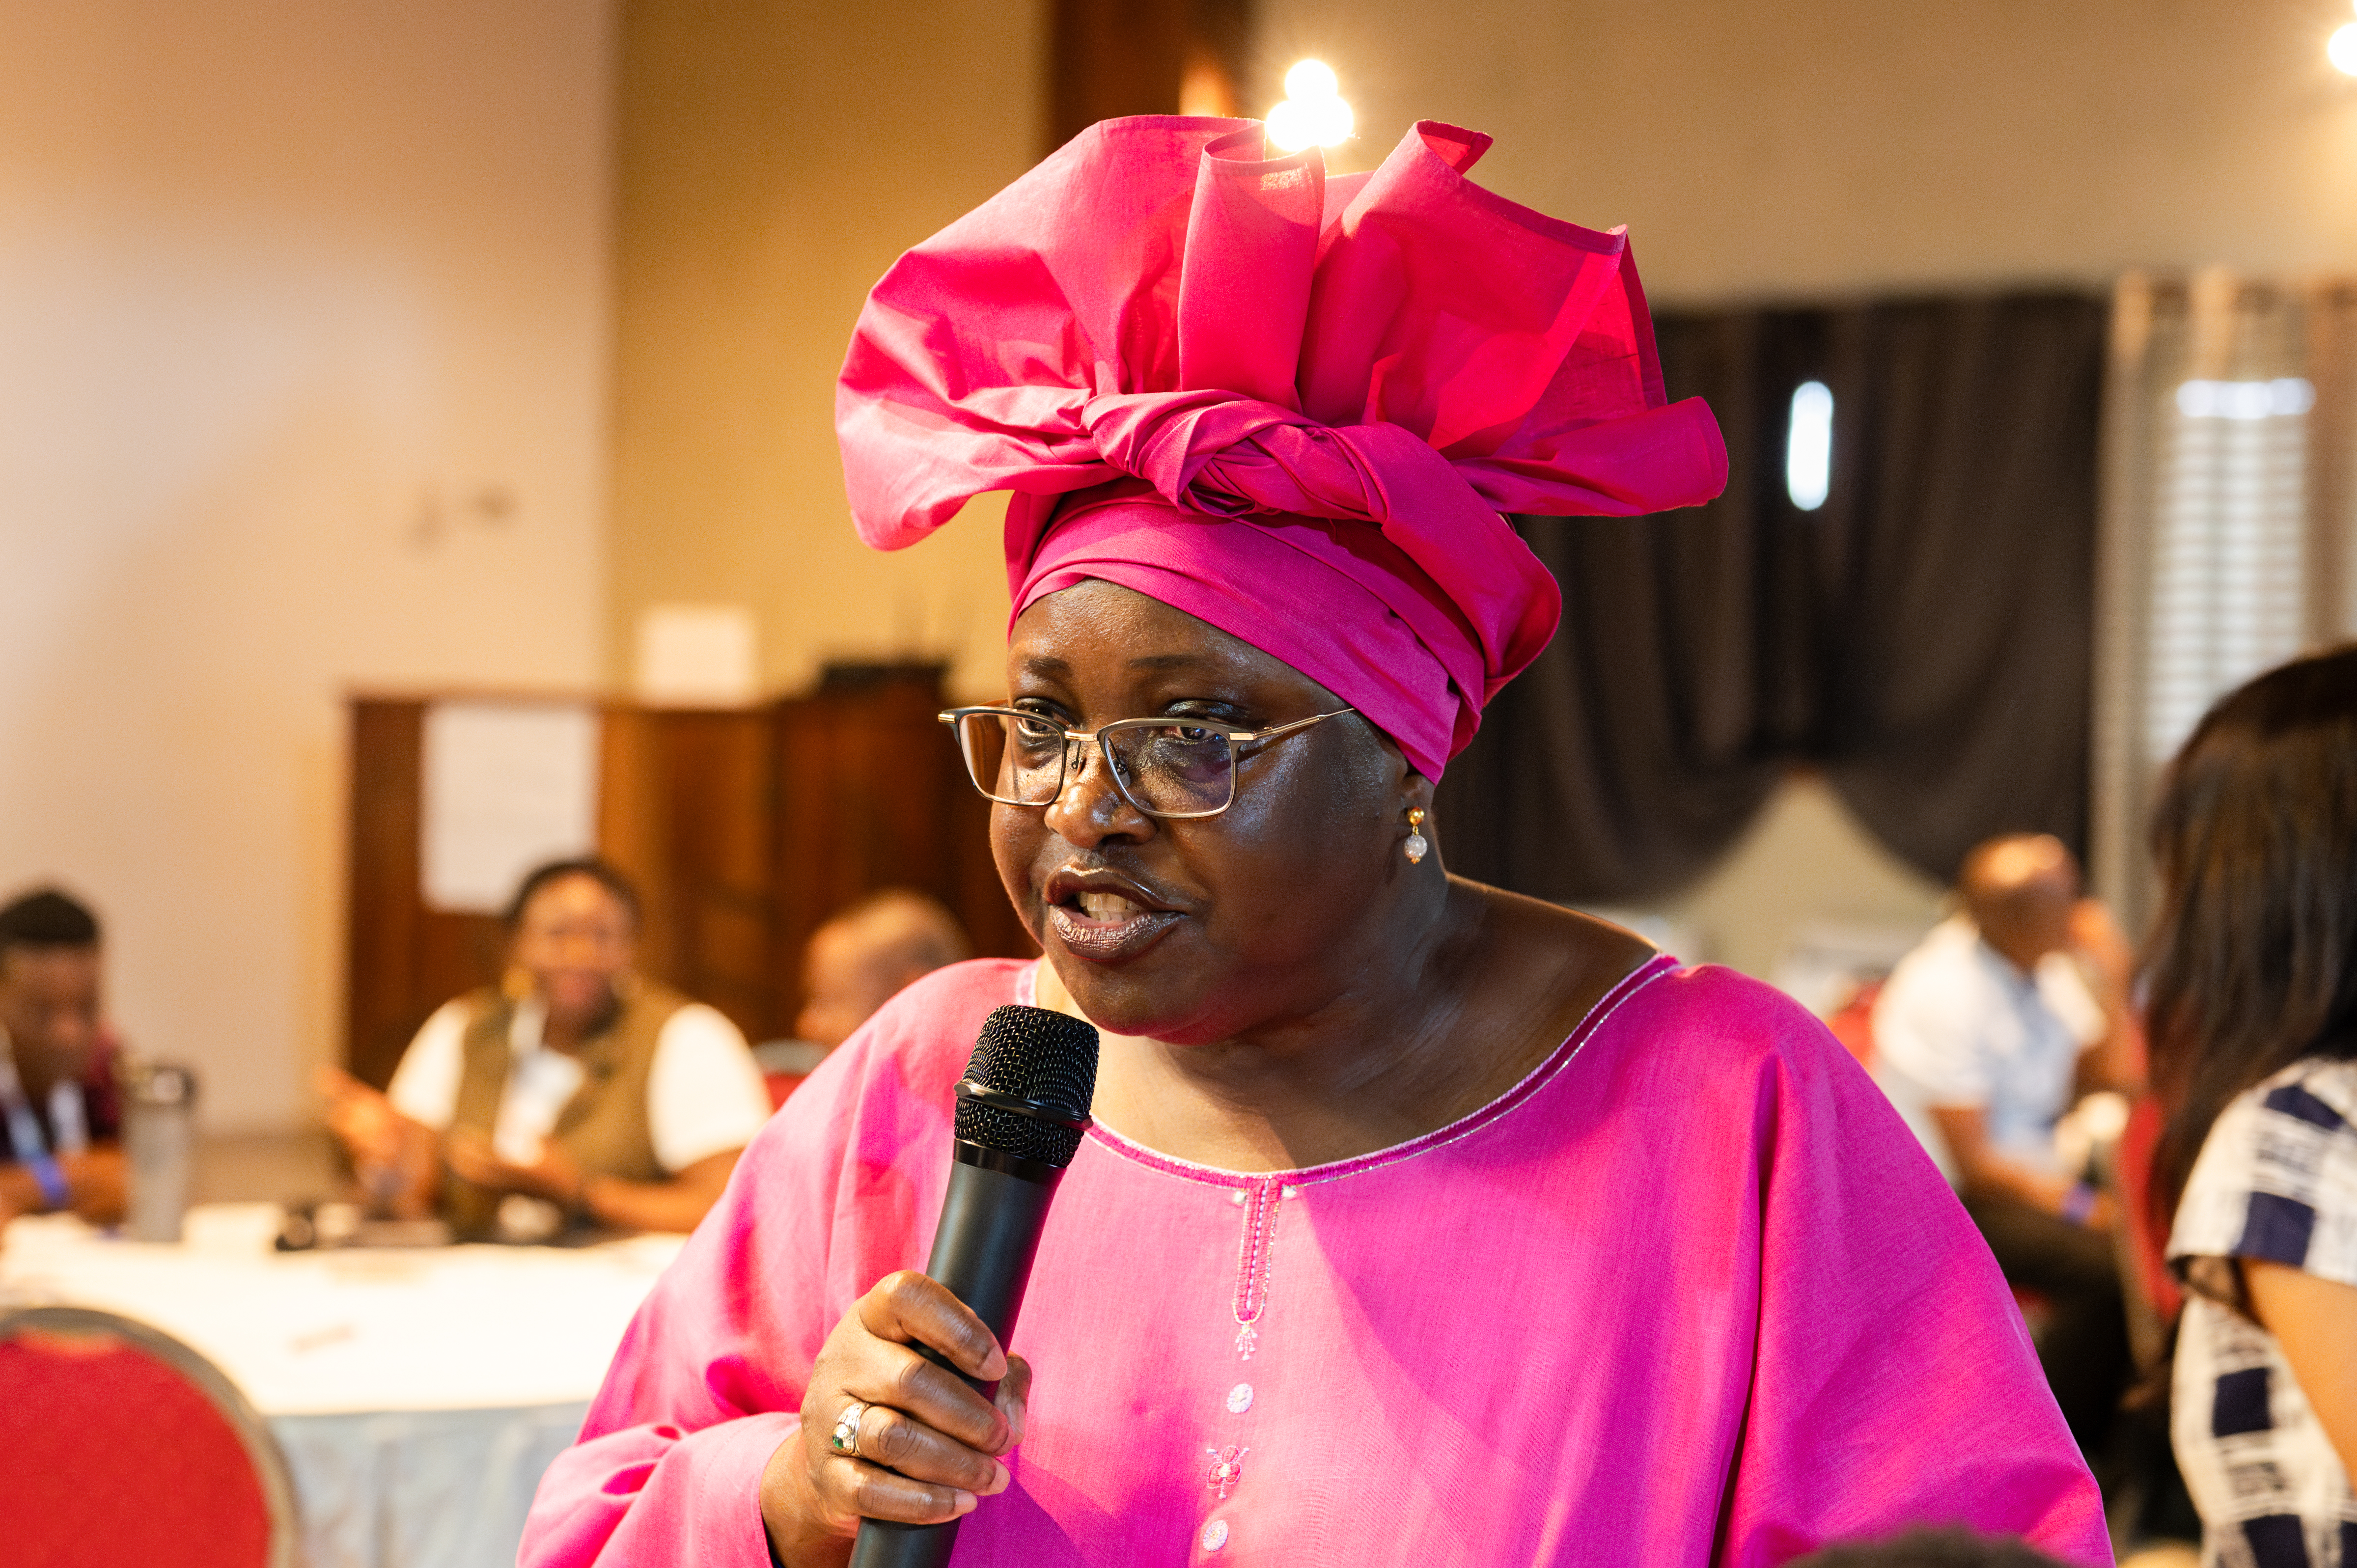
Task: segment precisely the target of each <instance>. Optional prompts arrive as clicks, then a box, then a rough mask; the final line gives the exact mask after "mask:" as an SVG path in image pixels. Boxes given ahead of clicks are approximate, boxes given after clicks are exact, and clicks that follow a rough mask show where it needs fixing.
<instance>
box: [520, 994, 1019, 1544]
mask: <svg viewBox="0 0 2357 1568" xmlns="http://www.w3.org/2000/svg"><path fill="white" fill-rule="evenodd" d="M1013 967H1015V966H1012V965H1007V964H1004V963H999V962H994V961H980V962H976V963H972V964H961V965H956V966H953V967H952V969H950V970H944V971H940V972H936V974H935V975H933V976H929V977H928V978H927V979H925V980H923V981H920V982H918V983H917V984H915V985H913V986H911V987H910V988H909V990H908V991H905V992H903V993H901V994H900V995H899V997H898V998H895V999H894V1001H893V1002H892V1003H891V1004H888V1006H887V1007H886V1009H885V1010H884V1011H883V1012H882V1013H879V1014H878V1015H877V1016H876V1017H875V1018H873V1019H871V1020H869V1021H868V1023H867V1024H866V1026H863V1027H862V1028H861V1029H860V1031H859V1032H858V1033H857V1034H856V1035H854V1036H852V1038H851V1039H850V1040H848V1041H846V1042H845V1044H844V1045H843V1046H842V1047H839V1048H838V1049H837V1050H836V1051H835V1052H834V1054H833V1055H832V1056H831V1057H829V1058H827V1060H826V1061H824V1062H823V1063H821V1064H820V1066H819V1069H818V1070H817V1071H816V1072H814V1073H813V1074H812V1075H811V1077H810V1079H809V1080H808V1081H807V1082H805V1083H804V1084H803V1085H802V1088H801V1089H800V1090H797V1091H796V1092H795V1094H794V1096H793V1098H792V1099H791V1100H789V1101H787V1102H786V1105H785V1108H784V1109H783V1110H781V1111H780V1112H778V1114H777V1115H776V1116H774V1117H772V1118H771V1119H770V1122H769V1124H768V1125H767V1126H765V1127H764V1128H763V1129H762V1130H761V1132H760V1133H759V1135H758V1136H757V1137H756V1138H755V1139H754V1140H753V1142H752V1144H751V1145H750V1146H749V1147H748V1148H747V1150H746V1152H745V1155H744V1157H743V1158H742V1159H740V1160H738V1161H737V1168H736V1171H735V1173H734V1174H733V1175H732V1176H730V1178H729V1182H728V1187H727V1189H726V1192H724V1193H723V1194H722V1196H721V1198H720V1201H719V1202H718V1203H717V1204H716V1205H715V1206H714V1208H713V1210H712V1212H711V1213H710V1214H709V1215H708V1216H706V1217H705V1221H704V1223H703V1224H702V1225H700V1226H698V1227H697V1228H696V1230H695V1233H694V1235H693V1236H692V1237H690V1238H689V1240H688V1242H687V1245H686V1247H685V1248H684V1249H683V1250H682V1251H681V1253H680V1255H679V1257H678V1259H677V1260H676V1261H675V1262H673V1264H672V1266H671V1267H670V1268H669V1269H668V1270H667V1271H665V1273H664V1274H663V1277H662V1279H661V1280H660V1281H658V1282H657V1283H656V1285H655V1288H654V1291H653V1293H652V1294H650V1295H649V1297H648V1299H647V1302H646V1305H644V1306H642V1307H641V1308H640V1310H639V1314H638V1316H637V1317H636V1318H634V1319H633V1320H632V1321H631V1324H630V1329H629V1331H628V1332H627V1333H626V1334H625V1335H624V1336H623V1338H622V1343H621V1347H620V1348H619V1349H618V1350H617V1351H616V1352H615V1356H614V1362H613V1366H612V1367H611V1368H610V1369H608V1372H607V1374H606V1382H605V1386H604V1387H603V1388H602V1389H600V1390H599V1391H598V1394H597V1399H596V1400H595V1401H594V1402H592V1403H591V1405H590V1407H589V1414H588V1417H587V1420H586V1421H584V1422H583V1423H582V1428H581V1439H580V1441H579V1442H578V1443H576V1444H575V1445H574V1446H573V1447H571V1448H569V1449H567V1450H565V1453H563V1454H562V1455H558V1456H557V1459H556V1462H555V1463H554V1465H552V1466H550V1467H549V1470H548V1473H547V1475H546V1476H545V1477H544V1478H543V1480H542V1482H541V1485H540V1491H539V1494H538V1496H537V1497H536V1498H534V1500H533V1509H532V1513H531V1516H530V1518H529V1519H528V1520H527V1521H526V1523H525V1526H524V1536H523V1542H522V1549H521V1551H520V1552H518V1555H517V1563H518V1564H519V1568H586V1565H587V1564H590V1563H598V1564H605V1565H620V1564H628V1565H629V1568H672V1565H678V1568H687V1565H689V1564H694V1565H696V1568H768V1564H769V1563H770V1555H769V1543H768V1539H767V1536H766V1534H765V1532H764V1531H763V1529H762V1525H761V1515H760V1481H761V1472H762V1470H763V1468H764V1467H765V1466H767V1465H768V1464H769V1461H770V1455H772V1454H774V1453H775V1452H776V1451H777V1449H778V1447H779V1445H780V1444H783V1443H785V1442H786V1441H788V1440H789V1439H791V1438H792V1437H793V1436H794V1434H795V1431H796V1428H797V1426H798V1424H799V1419H800V1418H799V1414H798V1412H799V1411H800V1410H801V1407H802V1393H803V1384H804V1380H806V1378H807V1377H808V1374H809V1370H810V1367H811V1365H812V1363H813V1361H814V1360H816V1359H817V1357H818V1352H819V1348H820V1347H821V1346H822V1345H823V1344H824V1343H825V1340H826V1337H827V1335H828V1333H829V1332H831V1331H832V1330H833V1328H834V1325H835V1324H836V1323H837V1322H838V1321H839V1320H840V1319H841V1318H842V1316H843V1315H844V1314H845V1312H846V1311H848V1310H849V1308H850V1306H851V1304H852V1303H853V1302H854V1301H856V1300H857V1299H858V1297H859V1296H860V1295H861V1294H864V1293H865V1292H866V1290H867V1289H868V1287H869V1286H871V1285H873V1284H874V1283H875V1282H876V1281H877V1279H879V1278H881V1277H882V1276H883V1275H885V1274H887V1273H890V1272H891V1271H892V1270H894V1269H897V1268H911V1267H917V1266H919V1265H920V1264H921V1263H922V1262H923V1259H922V1257H921V1256H920V1254H919V1253H918V1252H917V1242H916V1238H917V1237H918V1236H920V1235H922V1234H927V1233H929V1232H930V1226H931V1219H932V1216H933V1214H934V1212H935V1211H936V1210H937V1209H938V1208H939V1207H940V1202H941V1192H940V1187H941V1176H940V1174H939V1173H940V1170H941V1167H942V1163H943V1158H944V1156H943V1154H942V1151H944V1150H946V1148H947V1145H948V1111H947V1107H948V1105H949V1103H950V1093H949V1088H950V1084H951V1083H952V1081H953V1080H954V1079H955V1077H956V1072H957V1069H958V1067H959V1066H960V1065H961V1064H962V1063H963V1060H964V1054H963V1052H964V1049H965V1048H966V1046H967V1045H970V1043H971V1042H972V1040H973V1038H974V1029H975V1026H977V1025H978V1024H979V1022H980V1019H981V1017H982V1015H984V1014H985V1013H987V1012H988V1010H989V1007H990V1006H991V1005H995V1004H996V1002H999V1001H1005V1000H1007V999H1008V998H1007V997H1006V995H1002V994H998V993H1000V992H1004V991H1007V990H1010V989H1011V983H1010V982H1009V981H1008V980H1007V978H1006V972H1007V971H1011V969H1012V968H1013ZM961 1041H963V1042H964V1044H963V1045H962V1044H960V1043H959V1042H961ZM944 1064H946V1066H944ZM935 1080H938V1081H935Z"/></svg>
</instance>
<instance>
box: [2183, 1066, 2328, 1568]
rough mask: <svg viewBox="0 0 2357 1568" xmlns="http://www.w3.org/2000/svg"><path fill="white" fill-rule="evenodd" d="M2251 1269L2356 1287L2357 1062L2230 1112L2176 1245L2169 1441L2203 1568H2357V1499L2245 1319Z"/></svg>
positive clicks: (2270, 1091) (2294, 1080) (2186, 1207)
mask: <svg viewBox="0 0 2357 1568" xmlns="http://www.w3.org/2000/svg"><path fill="white" fill-rule="evenodd" d="M2243 1258H2265V1259H2267V1260H2269V1261H2271V1262H2278V1263H2284V1264H2287V1265H2289V1266H2290V1267H2293V1268H2296V1269H2303V1270H2305V1271H2307V1272H2308V1273H2311V1274H2315V1275H2317V1276H2318V1277H2319V1278H2321V1279H2328V1280H2337V1281H2339V1282H2341V1283H2343V1284H2352V1285H2357V1062H2346V1061H2331V1060H2325V1059H2319V1058H2310V1059H2309V1060H2307V1061H2302V1062H2297V1063H2294V1064H2293V1065H2292V1066H2291V1067H2288V1068H2287V1069H2284V1070H2283V1071H2282V1072H2279V1073H2277V1074H2276V1075H2275V1076H2274V1077H2273V1078H2270V1079H2267V1080H2266V1082H2265V1083H2262V1084H2260V1085H2259V1086H2258V1087H2257V1088H2255V1089H2253V1090H2249V1091H2248V1092H2247V1093H2245V1094H2244V1095H2242V1096H2240V1097H2239V1098H2238V1099H2236V1100H2235V1101H2233V1103H2232V1104H2231V1105H2229V1106H2228V1107H2227V1108H2226V1110H2225V1111H2224V1112H2223V1113H2222V1114H2221V1115H2220V1116H2219V1118H2218V1122H2217V1124H2216V1125H2215V1126H2214V1127H2212V1129H2211V1131H2210V1137H2209V1140H2208V1141H2207V1142H2206V1143H2204V1144H2202V1145H2201V1157H2200V1158H2199V1159H2197V1160H2196V1161H2195V1162H2194V1165H2193V1173H2192V1176H2191V1177H2190V1179H2189V1180H2188V1181H2187V1183H2186V1187H2185V1197H2184V1200H2183V1202H2182V1203H2180V1204H2179V1207H2178V1210H2177V1225H2176V1228H2175V1230H2173V1231H2172V1232H2171V1234H2170V1236H2169V1265H2170V1267H2171V1268H2173V1269H2174V1270H2175V1271H2176V1273H2177V1274H2178V1277H2179V1279H2180V1280H2182V1281H2183V1282H2184V1283H2185V1286H2186V1291H2187V1295H2186V1303H2185V1316H2184V1320H2183V1322H2182V1324H2181V1326H2180V1327H2179V1334H2178V1341H2177V1366H2176V1373H2175V1388H2176V1398H2175V1401H2174V1405H2175V1414H2174V1418H2173V1422H2174V1427H2175V1430H2174V1432H2173V1434H2172V1436H2173V1437H2174V1439H2175V1444H2176V1448H2177V1461H2178V1465H2179V1468H2181V1469H2182V1470H2183V1471H2184V1473H2185V1481H2186V1486H2187V1487H2188V1488H2189V1489H2190V1491H2191V1492H2192V1494H2193V1501H2194V1505H2195V1506H2196V1507H2197V1508H2199V1509H2201V1520H2202V1542H2201V1562H2202V1563H2203V1565H2204V1568H2357V1498H2352V1495H2351V1493H2350V1487H2349V1476H2348V1473H2347V1472H2346V1471H2345V1470H2344V1469H2343V1468H2342V1467H2341V1459H2340V1456H2339V1455H2337V1454H2336V1453H2335V1452H2334V1451H2333V1448H2332V1444H2331V1443H2330V1441H2329V1440H2328V1439H2327V1438H2326V1437H2325V1434H2324V1429H2323V1427H2322V1426H2320V1425H2319V1423H2318V1422H2317V1419H2316V1412H2314V1411H2313V1410H2311V1409H2309V1403H2308V1396H2307V1395H2305V1394H2304V1393H2302V1392H2301V1391H2300V1387H2299V1384H2298V1381H2296V1380H2294V1379H2293V1377H2292V1371H2291V1367H2290V1365H2289V1364H2288V1363H2287V1362H2286V1361H2285V1359H2284V1355H2283V1348H2282V1347H2281V1346H2279V1345H2277V1344H2276V1339H2275V1336H2273V1335H2272V1334H2269V1333H2268V1332H2267V1331H2266V1329H2264V1328H2262V1327H2260V1326H2258V1325H2257V1324H2256V1323H2255V1322H2253V1321H2252V1320H2251V1318H2250V1316H2248V1312H2247V1301H2246V1298H2245V1297H2244V1289H2243V1275H2242V1269H2241V1267H2240V1265H2239V1263H2238V1262H2236V1260H2238V1259H2243Z"/></svg>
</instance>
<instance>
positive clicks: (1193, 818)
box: [933, 707, 1359, 822]
mask: <svg viewBox="0 0 2357 1568" xmlns="http://www.w3.org/2000/svg"><path fill="white" fill-rule="evenodd" d="M1358 711H1359V710H1358V709H1356V708H1336V709H1335V710H1334V711H1333V712H1332V713H1330V714H1310V715H1309V716H1308V718H1306V719H1296V720H1294V721H1293V722H1292V723H1291V724H1284V725H1272V726H1270V727H1269V728H1267V729H1230V728H1229V727H1228V726H1227V725H1212V724H1204V723H1201V722H1200V721H1199V720H1195V719H1189V718H1160V719H1152V718H1148V719H1115V720H1114V722H1113V723H1111V724H1109V725H1105V726H1104V727H1103V728H1102V729H1098V730H1093V731H1092V730H1080V729H1068V730H1061V731H1060V732H1059V733H1060V734H1061V735H1062V736H1063V737H1064V749H1063V757H1062V759H1061V760H1060V762H1059V763H1058V764H1057V772H1056V787H1055V788H1054V789H1050V790H1049V792H1048V798H1047V799H1046V800H1015V799H1013V798H1011V797H1009V796H1006V795H994V794H992V793H991V792H990V791H989V790H988V789H985V788H984V786H983V782H982V780H981V779H976V778H974V758H973V757H967V756H964V755H963V753H964V751H965V746H964V745H963V743H962V742H961V743H959V746H958V750H959V752H960V754H961V760H963V762H964V763H965V774H966V778H967V779H971V780H972V781H973V784H974V788H975V789H978V790H981V792H982V796H983V798H984V799H985V800H996V801H997V802H998V803H999V804H1000V805H1002V806H1021V807H1023V808H1024V809H1025V810H1027V811H1044V810H1046V809H1047V808H1048V807H1049V806H1052V805H1054V804H1055V803H1056V801H1057V800H1058V799H1059V798H1060V796H1062V794H1063V793H1064V786H1065V785H1066V784H1068V783H1070V782H1071V779H1072V778H1073V770H1072V758H1073V757H1074V756H1075V755H1078V756H1079V757H1081V759H1082V768H1086V767H1087V755H1088V754H1087V747H1088V746H1089V743H1090V742H1092V741H1093V742H1095V743H1096V748H1097V755H1098V756H1099V757H1103V758H1104V759H1105V776H1106V777H1107V778H1109V779H1112V780H1113V787H1114V790H1115V792H1116V793H1118V794H1119V795H1120V796H1121V798H1122V800H1124V801H1125V802H1126V803H1127V804H1128V806H1129V809H1130V810H1131V811H1135V812H1137V813H1138V814H1139V815H1140V816H1146V817H1156V818H1159V819H1161V820H1163V821H1165V822H1197V821H1200V820H1201V819H1202V818H1205V817H1216V816H1218V815H1219V814H1220V813H1221V812H1222V811H1226V810H1227V809H1228V808H1229V807H1230V806H1232V805H1234V804H1235V803H1236V789H1237V788H1238V783H1239V780H1238V779H1237V778H1236V768H1235V767H1234V766H1233V764H1236V763H1241V762H1243V759H1244V748H1245V747H1247V746H1250V747H1254V748H1255V749H1257V748H1258V747H1260V746H1265V745H1267V744H1268V743H1269V742H1270V741H1273V740H1276V739H1278V738H1280V737H1282V736H1288V735H1291V734H1292V733H1293V732H1294V731H1296V730H1302V729H1308V727H1309V726H1310V725H1314V724H1322V723H1324V722H1325V721H1326V720H1328V719H1339V718H1340V717H1341V716H1342V715H1343V714H1355V713H1357V712H1358ZM974 714H994V715H996V716H997V717H1000V718H1009V719H1028V720H1029V721H1030V722H1032V723H1033V724H1040V723H1049V724H1052V723H1054V722H1055V721H1054V720H1052V719H1049V718H1048V717H1047V715H1046V714H1034V713H1026V712H1025V711H1024V710H1023V709H1021V708H995V707H981V708H951V709H948V710H947V711H945V712H942V713H939V714H934V715H933V716H934V717H935V718H937V719H939V720H940V721H941V722H942V724H945V725H949V726H950V734H951V735H952V736H956V735H957V733H958V723H959V721H960V720H962V719H964V718H967V717H969V716H971V715H974ZM1174 726H1183V727H1185V728H1187V729H1199V730H1204V731H1207V732H1209V733H1210V734H1212V735H1216V736H1224V737H1226V739H1227V743H1228V745H1229V746H1230V747H1231V748H1232V750H1233V752H1234V757H1233V758H1232V764H1231V766H1230V767H1229V768H1228V798H1227V799H1226V800H1222V802H1221V803H1220V804H1218V805H1217V806H1214V807H1212V808H1211V810H1210V811H1153V810H1151V809H1150V808H1148V807H1146V806H1143V805H1140V804H1139V803H1138V800H1137V797H1136V796H1135V795H1132V794H1131V793H1130V792H1129V785H1128V784H1127V782H1126V781H1125V780H1124V779H1123V778H1122V776H1121V769H1120V768H1115V767H1114V765H1113V753H1112V752H1111V751H1110V750H1109V749H1107V747H1106V745H1105V736H1109V735H1111V734H1112V733H1113V732H1114V731H1115V730H1123V729H1169V728H1172V727H1174Z"/></svg>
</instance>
